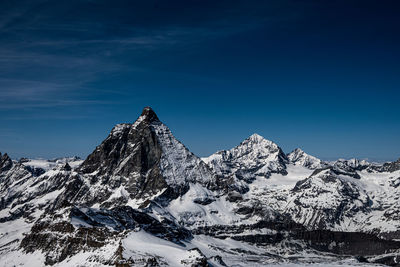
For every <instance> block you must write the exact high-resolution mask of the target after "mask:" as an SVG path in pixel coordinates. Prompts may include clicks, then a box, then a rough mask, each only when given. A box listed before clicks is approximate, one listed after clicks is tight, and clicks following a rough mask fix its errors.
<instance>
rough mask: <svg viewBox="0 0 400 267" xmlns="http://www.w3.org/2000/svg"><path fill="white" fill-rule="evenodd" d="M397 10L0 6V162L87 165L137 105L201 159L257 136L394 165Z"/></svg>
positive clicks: (245, 4) (371, 5)
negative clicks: (59, 160) (56, 160)
mask: <svg viewBox="0 0 400 267" xmlns="http://www.w3.org/2000/svg"><path fill="white" fill-rule="evenodd" d="M399 14H400V3H399V2H398V1H378V0H377V1H351V0H350V1H349V0H346V1H317V0H316V1H311V0H302V1H289V0H279V1H278V0H277V1H193V0H187V1H120V0H114V1H97V0H96V1H90V0H86V1H76V0H72V1H40V0H35V1H1V3H0V151H1V152H8V153H9V154H10V155H11V156H12V157H13V158H19V157H23V156H27V157H45V158H52V157H58V156H65V155H79V156H81V157H85V156H86V155H88V154H89V153H90V152H91V151H92V150H93V149H94V148H95V146H96V145H97V144H99V143H100V142H101V141H102V140H103V139H104V138H105V137H106V136H107V134H108V133H109V131H110V130H111V128H112V127H113V126H114V125H115V124H117V123H120V122H133V121H134V120H135V119H136V118H137V117H138V116H139V114H140V112H141V110H142V108H143V107H144V106H152V107H153V108H154V109H155V111H156V112H157V114H158V116H159V117H160V119H161V120H162V121H163V122H165V123H166V124H167V125H168V126H169V127H170V128H171V130H172V131H173V133H174V134H175V136H176V137H177V138H178V139H179V140H181V141H182V142H183V143H184V144H185V145H186V146H187V147H188V148H189V149H190V150H191V151H193V152H194V153H195V154H197V155H200V156H206V155H209V154H211V153H213V152H215V151H217V150H220V149H229V148H231V147H233V146H235V145H237V144H238V143H240V142H241V141H242V140H243V139H245V138H246V137H248V136H249V135H251V134H252V133H254V132H257V133H258V134H260V135H263V136H264V137H266V138H267V139H270V140H273V141H275V142H276V143H278V145H280V146H281V147H282V148H283V149H284V150H285V152H290V151H291V150H292V149H294V148H296V147H301V148H303V149H304V150H305V151H306V152H308V153H310V154H313V155H315V156H317V157H320V158H322V159H335V158H338V157H343V158H351V157H358V158H369V159H371V160H379V161H385V160H394V159H396V158H398V157H400V138H399V136H400V90H399V89H400V30H399V29H400V16H399Z"/></svg>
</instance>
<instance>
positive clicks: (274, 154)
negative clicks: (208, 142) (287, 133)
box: [203, 134, 288, 182]
mask: <svg viewBox="0 0 400 267" xmlns="http://www.w3.org/2000/svg"><path fill="white" fill-rule="evenodd" d="M203 160H204V162H206V163H207V164H208V165H209V166H210V167H211V168H212V169H213V170H214V171H215V172H216V173H217V174H219V175H224V176H230V175H234V176H235V177H237V178H238V179H239V180H244V181H249V182H250V181H252V180H254V179H255V178H256V177H264V178H268V177H269V176H270V175H271V173H281V174H286V173H287V172H286V163H287V162H288V159H287V157H286V155H285V154H284V153H283V151H282V149H281V148H280V147H279V146H278V145H277V144H275V143H274V142H272V141H269V140H267V139H265V138H264V137H262V136H260V135H258V134H253V135H251V136H250V137H249V138H247V139H246V140H244V141H243V142H242V143H240V144H239V145H238V146H237V147H235V148H232V149H231V150H223V151H219V152H217V153H215V154H213V155H211V156H209V157H207V158H203Z"/></svg>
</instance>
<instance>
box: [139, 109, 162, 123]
mask: <svg viewBox="0 0 400 267" xmlns="http://www.w3.org/2000/svg"><path fill="white" fill-rule="evenodd" d="M140 117H141V118H142V120H144V121H147V122H153V121H159V119H158V117H157V114H156V113H155V112H154V110H153V109H152V108H151V107H145V108H144V109H143V111H142V115H140Z"/></svg>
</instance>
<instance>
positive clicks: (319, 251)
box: [0, 107, 400, 266]
mask: <svg viewBox="0 0 400 267" xmlns="http://www.w3.org/2000/svg"><path fill="white" fill-rule="evenodd" d="M399 199H400V169H399V161H396V162H392V163H385V164H371V163H368V162H365V161H358V160H355V159H353V160H338V161H335V162H332V163H326V162H323V161H321V160H319V159H318V158H316V157H313V156H311V155H308V154H306V153H305V152H304V151H302V150H300V149H296V150H294V151H293V152H291V153H289V154H287V155H286V154H285V153H284V152H283V151H282V149H281V148H280V147H279V146H278V145H277V144H275V143H273V142H271V141H268V140H266V139H265V138H263V137H261V136H259V135H257V134H254V135H252V136H250V137H249V138H247V139H246V140H244V141H243V142H242V143H241V144H239V145H238V146H237V147H235V148H233V149H231V150H226V151H220V152H217V153H215V154H213V155H211V156H210V157H207V158H203V159H200V158H198V157H197V156H195V155H194V154H193V153H191V152H190V151H189V150H188V149H187V148H186V147H185V146H184V145H183V144H182V143H180V142H179V141H178V140H177V139H176V138H175V137H174V136H173V135H172V133H171V131H170V130H169V129H168V127H167V126H166V125H164V124H163V123H162V122H161V121H160V120H159V118H158V117H157V115H156V114H155V112H154V111H153V110H152V109H151V108H149V107H146V108H144V110H143V112H142V114H141V115H140V116H139V118H138V119H137V120H136V121H135V122H134V123H124V124H118V125H116V126H115V127H114V128H113V129H112V131H111V133H110V134H109V135H108V136H107V138H106V139H105V140H104V141H103V142H102V143H101V144H100V145H99V146H97V147H96V149H95V150H94V151H93V152H92V153H91V154H90V155H89V156H88V157H87V158H86V159H85V160H84V161H80V160H79V159H78V158H65V159H55V160H32V159H25V158H23V159H20V160H19V161H13V160H11V159H10V157H9V156H8V155H7V154H0V258H1V261H0V266H21V265H25V266H43V265H54V266H59V265H60V266H110V265H115V266H265V265H268V264H278V263H282V262H285V263H290V264H300V265H307V264H309V263H311V262H313V263H321V264H322V263H324V264H327V265H331V264H333V265H335V263H337V262H338V264H340V265H353V264H357V263H358V261H363V262H376V263H385V264H391V265H393V264H395V263H397V260H398V257H397V256H396V255H398V253H400V242H399V241H398V240H399V239H400V217H399V214H400V206H399V204H398V201H399ZM350 255H353V256H357V257H356V258H355V257H351V256H350ZM356 259H358V260H356ZM343 261H344V262H343Z"/></svg>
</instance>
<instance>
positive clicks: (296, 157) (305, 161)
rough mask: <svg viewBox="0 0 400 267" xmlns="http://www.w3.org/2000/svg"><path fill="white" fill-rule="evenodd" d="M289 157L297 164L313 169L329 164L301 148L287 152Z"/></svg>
mask: <svg viewBox="0 0 400 267" xmlns="http://www.w3.org/2000/svg"><path fill="white" fill-rule="evenodd" d="M287 158H288V159H289V161H290V162H291V163H293V164H295V165H301V166H304V167H306V168H309V169H312V170H314V169H318V168H323V167H325V166H327V164H326V163H325V162H322V161H321V160H320V159H318V158H316V157H314V156H311V155H308V154H307V153H306V152H304V151H303V150H301V149H300V148H296V149H295V150H293V151H292V152H290V153H289V154H287Z"/></svg>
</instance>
